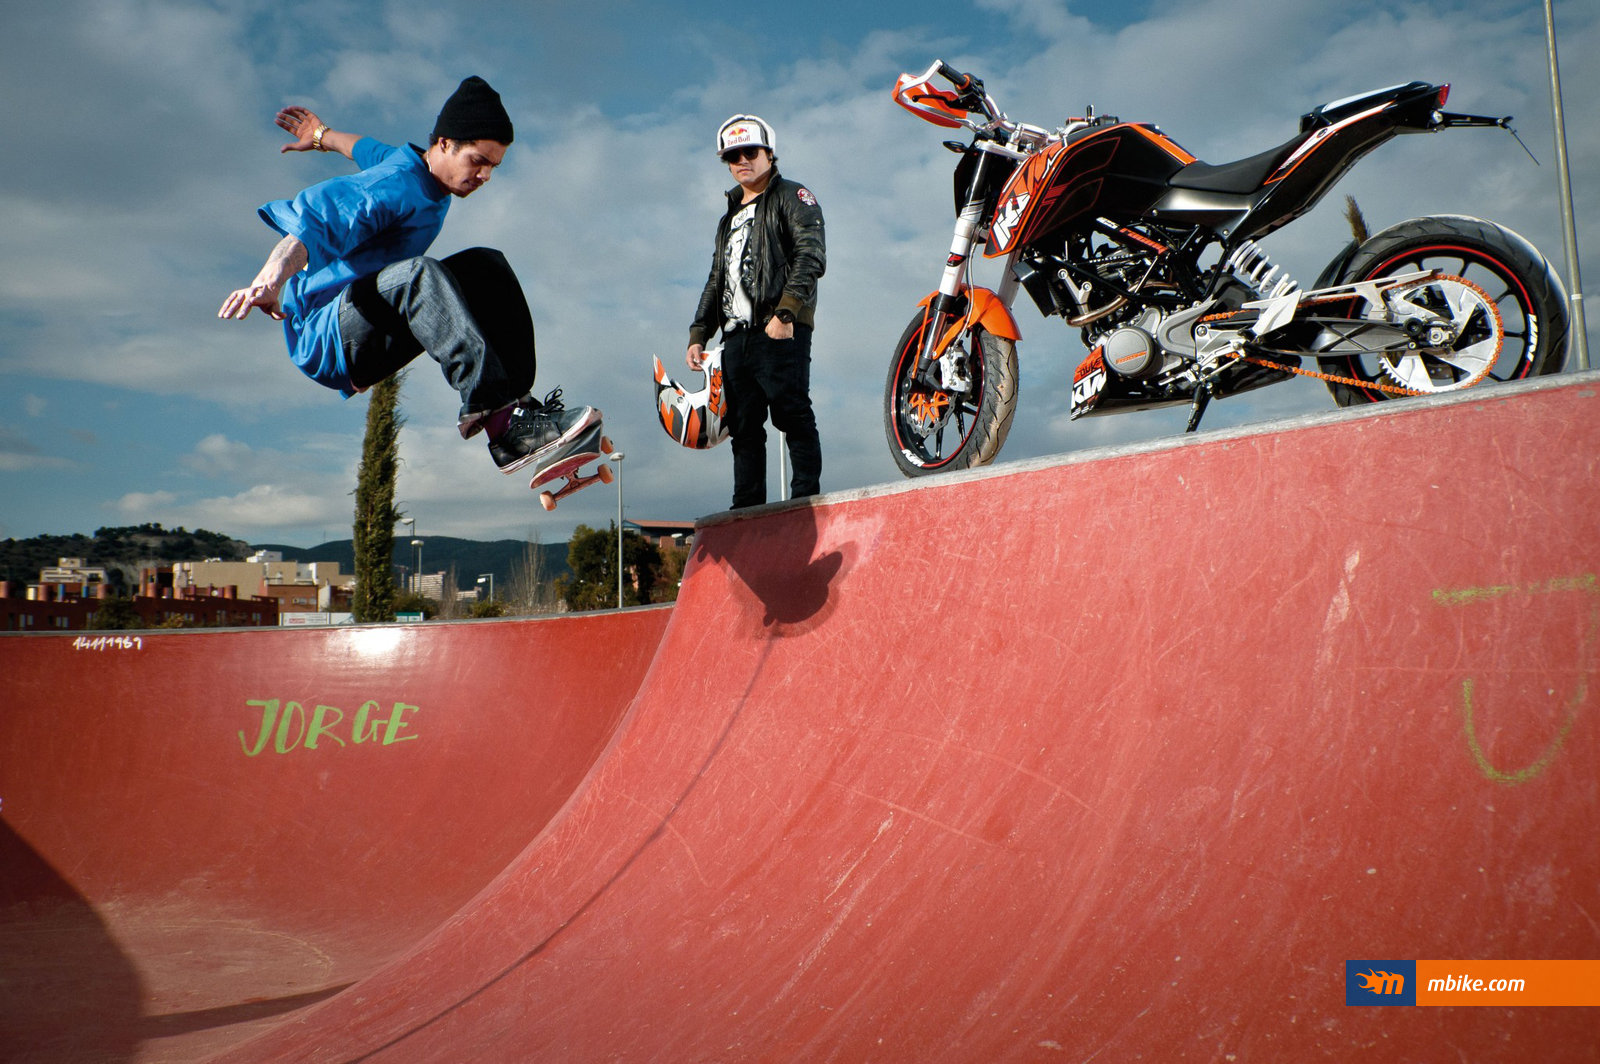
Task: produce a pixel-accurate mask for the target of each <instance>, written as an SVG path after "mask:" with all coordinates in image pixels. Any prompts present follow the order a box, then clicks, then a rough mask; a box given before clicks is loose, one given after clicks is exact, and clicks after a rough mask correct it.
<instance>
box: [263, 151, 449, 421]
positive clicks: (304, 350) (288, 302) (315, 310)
mask: <svg viewBox="0 0 1600 1064" xmlns="http://www.w3.org/2000/svg"><path fill="white" fill-rule="evenodd" d="M352 154H353V155H354V157H355V161H356V165H358V166H360V167H361V170H360V172H359V173H354V174H349V175H346V176H344V177H335V178H332V179H331V180H328V181H323V182H320V183H318V184H315V185H312V186H311V187H310V188H308V189H306V190H304V191H303V192H301V193H300V194H299V195H298V196H296V197H295V198H294V199H292V200H273V201H272V202H271V203H268V204H265V205H263V206H262V207H261V208H260V210H259V212H258V213H259V214H260V215H261V219H262V221H264V222H266V223H267V224H268V225H270V226H271V227H272V228H273V229H276V230H277V231H278V232H279V233H282V234H283V235H284V236H292V237H294V238H295V239H296V240H298V241H300V243H302V244H304V245H305V246H306V252H307V254H308V256H309V260H308V262H307V264H306V268H305V269H304V270H302V271H301V272H299V273H297V274H295V275H294V276H293V277H291V278H290V279H289V283H288V284H287V285H285V286H284V290H283V310H284V313H285V314H286V315H287V317H286V318H285V319H284V322H283V334H284V339H285V340H287V342H288V344H289V357H290V358H291V359H293V360H294V364H295V365H296V366H299V367H300V371H301V372H302V373H304V374H305V375H306V376H308V377H310V378H311V379H312V380H314V381H316V382H317V383H319V384H322V385H325V386H327V387H329V388H335V389H337V390H338V391H339V392H340V393H342V394H343V395H344V396H345V397H346V398H349V397H350V396H352V395H354V394H355V388H354V387H352V386H351V384H350V368H349V366H348V365H347V364H346V363H345V357H344V345H343V344H342V343H341V342H340V337H339V296H340V294H341V293H342V292H343V291H344V290H345V289H346V288H347V287H349V285H350V282H352V281H355V280H358V279H359V278H362V277H369V276H371V275H372V274H375V273H377V272H378V271H379V270H381V269H383V268H384V267H385V266H389V265H391V264H393V263H396V262H399V261H401V260H402V259H409V258H415V257H416V256H418V255H422V254H424V253H426V252H427V250H428V248H429V246H430V245H432V243H433V241H434V238H435V237H437V236H438V235H439V230H440V229H441V228H442V227H443V226H444V218H445V213H446V212H447V211H449V209H450V193H449V192H447V191H446V190H445V189H444V187H443V186H441V185H440V184H439V183H438V182H437V181H435V180H434V179H433V175H432V174H430V173H428V168H427V165H426V164H425V163H424V162H423V160H422V153H421V151H420V150H419V149H418V148H416V147H415V146H407V147H404V148H395V147H391V146H390V145H388V144H384V143H382V142H381V141H377V140H373V139H372V138H371V137H363V138H361V139H360V140H359V141H357V142H356V144H355V147H354V149H352Z"/></svg>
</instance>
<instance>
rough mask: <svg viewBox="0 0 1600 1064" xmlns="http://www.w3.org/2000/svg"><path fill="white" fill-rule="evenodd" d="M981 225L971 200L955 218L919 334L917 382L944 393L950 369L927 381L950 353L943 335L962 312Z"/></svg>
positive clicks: (979, 210) (978, 206) (977, 203)
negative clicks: (947, 250) (937, 281)
mask: <svg viewBox="0 0 1600 1064" xmlns="http://www.w3.org/2000/svg"><path fill="white" fill-rule="evenodd" d="M982 221H983V201H982V200H981V199H974V200H973V201H972V202H970V203H968V204H967V206H966V209H964V210H963V211H962V212H961V213H960V214H959V215H958V216H957V217H956V228H955V232H954V233H952V234H951V237H950V254H949V255H947V256H946V257H945V260H944V273H942V274H941V275H940V276H939V291H938V292H937V293H936V294H935V295H934V297H933V299H932V300H931V301H930V302H929V303H928V313H927V323H928V324H927V328H925V329H924V330H923V332H922V350H921V351H920V352H919V353H918V358H917V375H918V377H917V379H919V380H923V381H924V382H925V383H927V384H929V385H930V386H932V387H935V388H940V389H945V385H946V381H945V378H948V377H950V376H951V372H950V370H951V367H946V368H945V369H944V370H943V372H941V373H939V374H938V375H937V376H938V378H939V379H937V380H929V379H928V378H929V377H932V376H934V374H933V367H934V365H935V363H940V362H941V356H943V355H944V353H945V352H946V351H947V350H948V349H949V340H948V339H947V338H946V335H945V334H946V333H947V332H948V331H949V325H950V323H951V321H952V320H953V319H954V318H955V316H956V315H957V314H959V313H962V312H963V311H964V310H965V307H964V306H963V300H962V298H961V296H962V292H963V291H964V290H965V288H966V285H965V283H964V281H963V278H965V277H966V275H967V272H968V269H969V262H970V260H971V258H972V249H973V248H974V247H975V246H976V245H977V242H978V228H979V226H980V224H981V223H982Z"/></svg>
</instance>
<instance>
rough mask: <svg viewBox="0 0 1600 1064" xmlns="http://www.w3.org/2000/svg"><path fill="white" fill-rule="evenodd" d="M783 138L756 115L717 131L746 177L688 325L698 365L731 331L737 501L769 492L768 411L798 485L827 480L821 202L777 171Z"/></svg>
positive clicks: (727, 156) (762, 498) (730, 161)
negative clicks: (820, 423)
mask: <svg viewBox="0 0 1600 1064" xmlns="http://www.w3.org/2000/svg"><path fill="white" fill-rule="evenodd" d="M775 140H776V138H775V137H774V135H773V131H772V127H771V126H769V125H768V124H767V123H766V122H764V121H763V120H761V119H760V118H758V117H757V116H755V115H746V114H741V115H734V116H733V117H732V118H730V119H728V120H727V121H726V122H724V123H723V124H722V127H721V128H720V129H719V130H718V131H717V154H718V155H719V156H721V158H722V160H723V162H725V163H726V164H727V165H728V169H729V171H730V172H731V173H732V175H733V177H734V180H736V181H737V182H738V184H737V185H736V186H735V187H734V188H732V189H730V190H729V192H728V211H727V213H726V214H724V215H723V216H722V220H721V221H720V222H719V223H718V224H717V238H716V244H715V247H714V248H713V251H712V256H711V275H710V276H709V277H708V278H707V279H706V286H705V289H704V291H702V292H701V294H700V305H699V307H698V308H697V309H696V311H695V317H694V322H693V323H692V324H691V325H690V327H689V351H688V355H687V358H686V361H687V362H688V363H689V366H690V368H692V369H695V370H698V369H700V367H701V359H702V357H703V356H704V354H705V346H706V343H707V341H709V340H710V339H711V338H712V337H713V336H715V335H716V333H717V331H718V330H719V329H720V330H721V331H722V379H723V390H724V394H725V395H726V397H727V403H728V412H727V415H726V417H725V419H724V423H725V424H726V425H727V426H728V430H729V439H730V441H731V443H732V448H733V506H734V508H735V509H737V508H739V507H743V506H758V505H760V504H761V503H764V502H766V501H767V433H766V427H765V425H766V421H767V417H768V415H769V413H770V415H771V419H772V427H773V428H775V429H777V430H778V431H780V432H782V433H784V435H785V436H786V437H787V439H788V444H789V458H790V461H791V463H792V465H793V467H794V468H793V474H792V476H791V478H790V483H789V487H790V494H791V495H792V496H793V497H795V498H801V497H803V496H807V495H815V494H816V493H817V492H818V491H819V490H821V489H820V483H819V482H820V480H821V476H822V445H821V442H820V440H819V438H818V435H817V419H816V415H815V414H814V413H813V411H812V408H811V332H812V326H813V323H814V321H815V316H816V305H817V279H818V278H820V277H821V276H822V273H823V270H824V268H825V267H826V263H827V256H826V251H825V241H824V237H823V225H822V208H821V207H819V206H818V205H817V198H816V197H815V196H813V195H812V194H811V191H810V190H809V189H807V188H806V187H805V186H803V185H801V184H798V183H796V182H794V181H790V180H787V179H786V178H783V177H781V176H780V175H779V174H778V169H777V162H778V160H777V156H776V155H774V154H773V144H774V142H775Z"/></svg>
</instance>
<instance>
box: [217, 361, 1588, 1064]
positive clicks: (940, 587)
mask: <svg viewBox="0 0 1600 1064" xmlns="http://www.w3.org/2000/svg"><path fill="white" fill-rule="evenodd" d="M1596 392H1597V378H1596V377H1594V376H1584V377H1580V378H1568V379H1566V380H1564V381H1560V382H1556V383H1553V384H1552V383H1540V384H1534V385H1529V386H1519V387H1514V388H1505V389H1501V390H1497V391H1493V392H1485V393H1482V394H1474V395H1473V396H1472V397H1471V398H1466V399H1459V400H1456V401H1444V402H1438V401H1435V402H1429V403H1415V404H1395V405H1394V406H1393V407H1385V408H1383V409H1380V410H1378V411H1375V412H1367V413H1364V414H1360V415H1335V416H1330V417H1328V418H1322V419H1313V420H1308V421H1305V422H1301V423H1296V424H1292V425H1289V426H1275V427H1268V428H1266V429H1263V430H1261V431H1256V432H1245V433H1239V434H1232V435H1218V436H1208V437H1201V438H1199V439H1194V440H1187V441H1184V442H1183V443H1181V444H1172V445H1165V446H1160V447H1154V448H1149V449H1145V450H1141V451H1135V452H1126V453H1117V454H1098V455H1089V456H1085V457H1083V458H1080V459H1076V460H1063V461H1060V462H1054V463H1038V464H1031V465H1029V466H1026V467H1017V468H1013V469H1010V470H999V471H995V472H992V473H990V474H988V475H981V476H971V477H964V478H957V479H947V480H942V481H936V482H924V483H919V484H915V485H907V486H904V487H901V488H895V489H886V490H882V491H872V492H863V493H856V494H852V495H849V496H840V497H836V498H831V499H828V500H824V501H819V502H817V503H816V504H815V505H814V506H800V507H795V508H789V509H780V510H777V511H775V512H766V513H762V514H758V515H754V516H750V517H745V518H737V517H735V518H723V519H718V520H716V521H714V522H712V523H709V524H708V525H706V526H705V527H704V528H703V529H702V530H701V532H700V534H699V539H698V547H697V550H696V553H695V555H694V558H693V561H692V563H691V567H690V570H689V573H688V575H687V577H686V580H685V584H684V588H683V594H682V597H681V598H680V600H679V603H678V605H677V607H676V608H675V611H674V614H673V617H672V621H671V623H670V625H669V627H668V630H667V632H666V634H665V636H664V638H663V640H662V642H661V645H660V648H659V652H658V654H657V656H656V659H655V662H654V664H653V665H652V667H651V669H650V671H649V673H648V675H647V676H646V678H645V680H644V684H643V687H642V689H641V690H640V693H639V695H638V697H637V698H636V699H635V701H634V703H633V705H632V707H631V709H630V710H629V713H628V715H627V717H626V719H625V720H624V721H623V723H622V725H621V727H620V728H619V730H618V731H617V733H616V736H615V739H614V741H613V744H612V746H611V747H610V748H609V750H608V751H607V752H606V754H605V756H604V757H603V758H601V759H600V761H599V762H598V763H597V765H596V767H595V769H594V771H593V772H592V774H591V775H590V776H589V778H588V779H587V780H586V782H585V783H584V784H583V786H582V787H581V788H580V789H579V791H578V793H577V794H576V796H575V798H574V800H573V801H572V802H571V803H570V804H569V805H568V806H567V807H566V808H565V809H564V810H563V811H562V813H561V814H560V815H559V816H558V817H556V818H555V819H553V820H551V821H550V822H549V823H548V824H547V825H546V826H545V827H544V830H543V831H542V832H540V834H539V835H538V837H537V838H535V839H534V840H533V842H532V843H531V844H530V845H529V846H528V847H527V848H526V849H525V850H524V851H523V852H522V853H521V854H520V855H519V856H518V857H517V858H516V859H515V860H514V861H512V862H511V863H510V864H509V865H508V866H507V868H506V869H505V871H504V872H503V874H501V875H500V876H499V877H498V879H496V880H495V881H494V883H492V884H491V885H490V886H489V887H488V888H486V889H485V890H484V891H483V892H482V893H481V894H479V895H478V896H477V898H475V899H474V900H473V901H472V902H470V903H469V904H467V905H466V906H464V907H463V908H462V909H461V910H460V911H459V912H458V913H456V914H455V915H454V916H453V917H452V918H450V919H449V921H448V922H446V923H445V924H444V925H443V926H442V927H441V928H440V929H439V931H438V932H437V933H435V934H434V935H433V936H431V937H430V938H429V939H428V940H426V941H425V942H423V943H422V944H420V945H419V946H418V947H417V948H416V949H414V950H413V951H411V952H410V953H409V954H407V955H406V956H405V957H403V958H402V959H400V960H399V961H397V962H396V963H394V964H393V965H391V966H390V967H388V968H387V969H386V970H384V971H383V972H381V973H379V974H377V975H375V976H373V977H372V978H370V979H367V980H365V981H363V982H361V983H360V984H358V985H357V986H355V987H353V988H351V989H350V990H348V991H346V992H345V993H343V994H341V995H339V996H337V997H334V998H332V999H330V1000H328V1001H326V1002H324V1003H322V1004H321V1005H319V1006H317V1007H315V1008H312V1009H308V1010H304V1011H301V1012H298V1013H296V1014H295V1015H294V1016H292V1017H291V1018H290V1019H289V1020H288V1021H286V1022H285V1023H283V1024H282V1025H280V1026H279V1027H277V1028H276V1029H274V1030H272V1031H271V1032H269V1033H267V1034H265V1035H262V1036H261V1037H259V1038H258V1039H256V1040H254V1041H253V1042H251V1043H248V1044H246V1045H244V1046H241V1047H238V1048H237V1049H235V1050H233V1051H230V1052H228V1053H225V1054H223V1055H221V1056H219V1057H218V1058H217V1059H218V1060H222V1061H229V1062H244V1061H252V1062H255V1061H261V1062H265V1061H273V1062H283V1061H328V1062H333V1061H337V1062H353V1061H386V1062H387V1061H396V1062H401V1061H403V1062H416V1061H440V1062H443V1061H465V1060H471V1061H475V1062H477V1061H507V1062H510V1061H531V1060H552V1061H555V1060H559V1061H612V1060H630V1061H631V1060H639V1061H645V1060H649V1061H674V1062H676V1061H735V1060H739V1061H743V1060H774V1061H796V1060H804V1061H851V1062H855V1061H918V1062H925V1061H950V1062H970V1061H1036V1060H1038V1061H1050V1060H1070V1061H1087V1060H1094V1061H1131V1060H1163V1061H1173V1060H1196V1061H1222V1060H1241V1061H1244V1060H1272V1061H1303V1060H1320V1059H1328V1060H1349V1059H1355V1058H1356V1057H1358V1056H1365V1055H1372V1054H1376V1056H1375V1059H1383V1060H1413V1061H1421V1060H1451V1061H1455V1060H1472V1061H1494V1060H1508V1061H1509V1060H1518V1061H1520V1060H1528V1059H1540V1060H1562V1061H1570V1060H1594V1059H1597V1050H1596V1039H1595V1032H1596V1025H1595V1019H1594V1016H1593V1015H1592V1010H1585V1009H1534V1008H1523V1009H1499V1008H1411V1009H1375V1008H1352V1007H1347V1006H1345V1004H1344V995H1345V973H1344V966H1345V961H1346V960H1347V959H1360V958H1397V959H1448V958H1486V959H1487V958H1530V959H1531V958H1562V957H1572V958H1582V957H1600V847H1597V846H1596V845H1595V840H1596V838H1597V837H1600V793H1597V791H1600V714H1597V712H1596V710H1597V699H1600V671H1597V660H1600V581H1597V574H1600V518H1597V512H1600V511H1597V506H1596V502H1597V500H1596V490H1597V487H1600V468H1597V455H1600V416H1597V415H1600V403H1597V401H1596Z"/></svg>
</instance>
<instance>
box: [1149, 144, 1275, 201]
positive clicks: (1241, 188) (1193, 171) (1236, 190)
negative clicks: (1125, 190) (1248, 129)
mask: <svg viewBox="0 0 1600 1064" xmlns="http://www.w3.org/2000/svg"><path fill="white" fill-rule="evenodd" d="M1304 140H1305V134H1303V133H1302V134H1299V135H1297V136H1295V137H1294V138H1292V139H1290V140H1287V141H1285V142H1284V143H1282V144H1280V145H1278V146H1277V147H1276V148H1270V149H1268V150H1267V151H1264V152H1262V153H1261V154H1259V155H1252V156H1250V157H1249V158H1248V159H1240V160H1239V161H1238V162H1232V163H1222V164H1221V165H1219V166H1213V165H1212V164H1210V163H1203V162H1199V161H1196V162H1192V163H1190V164H1189V165H1188V166H1185V167H1184V168H1183V169H1182V170H1179V171H1178V172H1177V173H1175V174H1173V175H1172V177H1171V178H1170V179H1169V180H1168V181H1167V184H1169V185H1171V186H1172V187H1173V188H1187V189H1193V190H1195V191H1197V192H1226V193H1230V194H1232V195H1238V196H1244V195H1248V194H1249V193H1252V192H1254V191H1256V190H1257V189H1259V188H1260V187H1261V185H1262V183H1263V182H1265V181H1266V180H1267V175H1268V174H1270V173H1272V171H1274V170H1276V169H1277V168H1278V167H1279V166H1280V165H1281V164H1282V163H1283V161H1284V160H1285V159H1287V158H1288V157H1289V155H1290V153H1292V152H1293V151H1294V150H1295V149H1296V148H1297V147H1299V146H1300V144H1301V142H1303V141H1304Z"/></svg>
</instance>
